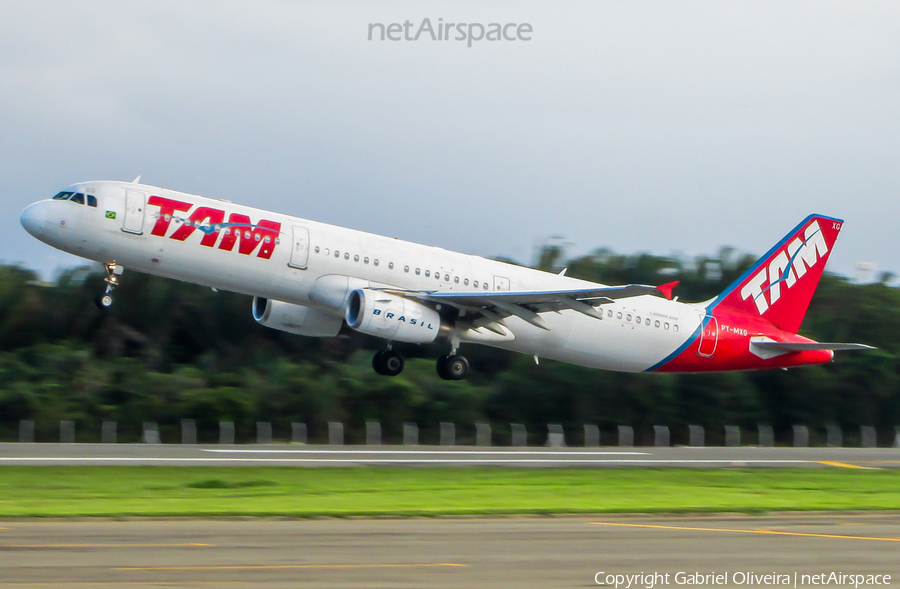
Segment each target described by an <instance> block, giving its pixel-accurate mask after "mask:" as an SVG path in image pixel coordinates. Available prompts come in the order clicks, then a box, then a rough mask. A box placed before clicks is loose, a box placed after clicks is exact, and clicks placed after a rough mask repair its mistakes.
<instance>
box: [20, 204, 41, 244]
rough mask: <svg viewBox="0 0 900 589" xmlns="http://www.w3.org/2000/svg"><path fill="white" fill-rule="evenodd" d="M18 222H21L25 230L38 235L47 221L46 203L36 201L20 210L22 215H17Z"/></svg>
mask: <svg viewBox="0 0 900 589" xmlns="http://www.w3.org/2000/svg"><path fill="white" fill-rule="evenodd" d="M19 222H20V223H22V227H24V228H25V231H27V232H28V233H30V234H32V235H33V236H35V237H40V236H41V233H43V232H44V225H45V224H46V222H47V203H44V202H36V203H34V204H33V205H30V206H28V207H26V208H25V210H24V211H22V216H21V217H19Z"/></svg>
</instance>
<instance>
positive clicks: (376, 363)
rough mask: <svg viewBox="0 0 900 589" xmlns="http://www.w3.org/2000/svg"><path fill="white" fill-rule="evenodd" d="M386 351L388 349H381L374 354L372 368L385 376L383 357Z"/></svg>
mask: <svg viewBox="0 0 900 589" xmlns="http://www.w3.org/2000/svg"><path fill="white" fill-rule="evenodd" d="M386 351H387V350H379V351H378V352H375V355H374V356H372V368H373V369H375V372H377V373H378V374H380V375H382V376H385V374H384V362H383V360H382V359H383V358H384V353H385V352H386Z"/></svg>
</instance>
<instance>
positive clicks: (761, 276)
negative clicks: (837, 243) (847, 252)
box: [741, 221, 828, 315]
mask: <svg viewBox="0 0 900 589" xmlns="http://www.w3.org/2000/svg"><path fill="white" fill-rule="evenodd" d="M827 253H828V244H827V243H826V242H825V236H824V235H823V234H822V230H821V228H820V227H819V223H818V221H813V222H812V223H810V224H809V226H808V227H807V228H806V229H805V230H804V232H803V239H801V238H800V237H796V238H794V239H793V241H791V242H790V243H788V245H787V247H786V248H785V249H784V250H782V251H780V252H778V254H776V255H775V256H774V257H772V258H770V261H769V264H768V266H765V265H764V266H763V267H762V268H761V269H760V271H759V272H757V273H756V274H754V275H753V277H752V278H750V279H749V280H748V281H747V283H746V284H745V285H744V287H743V288H742V289H741V298H742V299H743V300H745V301H746V300H747V299H749V298H752V299H753V302H754V303H756V308H757V310H758V311H759V314H760V315H762V314H763V313H765V312H766V311H767V310H768V309H769V307H770V306H771V305H774V304H775V302H776V301H778V299H780V298H781V295H782V290H781V289H782V287H784V288H785V289H788V288H791V287H792V286H794V284H796V282H797V280H798V279H799V278H802V277H803V275H804V274H806V271H807V270H809V269H810V268H812V267H813V266H815V265H816V264H817V263H818V262H819V260H820V259H822V258H823V257H824V256H825V254H827Z"/></svg>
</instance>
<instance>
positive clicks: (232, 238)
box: [219, 213, 281, 260]
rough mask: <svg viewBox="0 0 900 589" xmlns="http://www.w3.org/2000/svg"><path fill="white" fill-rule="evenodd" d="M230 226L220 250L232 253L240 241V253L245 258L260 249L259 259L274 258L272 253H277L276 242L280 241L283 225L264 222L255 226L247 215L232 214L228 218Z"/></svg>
mask: <svg viewBox="0 0 900 589" xmlns="http://www.w3.org/2000/svg"><path fill="white" fill-rule="evenodd" d="M228 224H229V227H228V229H227V230H226V231H225V235H224V236H223V237H222V241H221V242H220V243H219V249H220V250H226V251H229V252H230V251H231V250H232V249H234V243H235V242H236V241H237V240H238V239H240V240H241V243H240V245H239V246H238V251H239V252H240V253H242V254H244V255H245V256H249V255H250V254H252V253H253V251H254V250H255V249H256V248H257V247H259V248H260V250H259V253H258V254H257V257H259V258H263V259H266V260H268V259H269V258H271V257H272V252H274V251H275V240H276V239H278V234H279V232H280V231H281V223H277V222H275V221H266V220H262V221H260V222H259V223H257V224H256V225H254V224H252V223H251V222H250V217H248V216H247V215H241V214H238V213H231V214H230V215H229V216H228ZM260 246H262V247H260Z"/></svg>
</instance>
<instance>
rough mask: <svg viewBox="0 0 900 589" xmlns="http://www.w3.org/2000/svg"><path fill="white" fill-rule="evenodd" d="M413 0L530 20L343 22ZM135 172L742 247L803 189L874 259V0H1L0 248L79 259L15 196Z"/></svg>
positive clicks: (451, 236)
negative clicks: (447, 36)
mask: <svg viewBox="0 0 900 589" xmlns="http://www.w3.org/2000/svg"><path fill="white" fill-rule="evenodd" d="M423 18H429V19H431V21H433V22H434V23H437V22H438V19H439V18H442V19H443V22H453V23H459V22H464V23H483V24H485V25H487V24H489V23H494V22H498V23H502V24H506V23H517V24H521V23H528V24H530V25H531V27H532V29H533V32H532V33H531V34H530V36H531V40H530V41H522V40H517V41H500V42H496V41H492V42H488V41H484V40H482V41H477V42H473V43H472V47H468V46H467V42H465V41H455V40H451V41H432V40H431V39H430V38H426V37H425V36H423V37H420V39H419V40H418V41H405V40H403V41H380V40H377V37H378V36H377V34H376V40H373V41H369V40H368V28H369V24H370V23H383V24H385V25H388V24H390V23H394V22H400V23H402V22H404V21H406V20H410V21H412V22H413V23H415V26H418V25H419V24H420V23H421V22H422V19H423ZM414 28H415V27H414ZM476 32H477V30H476ZM138 174H140V175H142V180H143V181H144V182H146V183H148V184H153V185H157V186H164V187H167V188H171V189H175V190H181V191H186V192H192V193H196V194H202V195H204V196H210V197H214V198H225V199H230V200H233V201H235V202H240V203H244V204H250V205H253V206H257V207H261V208H265V209H270V210H275V211H279V212H283V213H289V214H293V215H298V216H302V217H306V218H310V219H315V220H319V221H325V222H329V223H335V224H340V225H345V226H348V227H353V228H357V229H363V230H366V231H371V232H375V233H380V234H386V235H390V236H396V237H401V238H404V239H410V240H413V241H420V242H424V243H428V244H433V245H439V246H442V247H446V248H450V249H456V250H461V251H464V252H467V253H474V254H480V255H484V256H498V255H501V256H507V257H511V258H513V259H516V260H518V261H521V262H531V261H532V258H533V252H534V246H535V244H536V243H540V242H542V241H543V240H545V239H547V238H548V237H550V236H562V237H563V238H564V239H565V240H566V241H567V242H570V243H571V246H570V248H569V253H570V254H579V253H584V252H587V251H590V250H593V249H595V248H598V247H609V248H612V249H614V250H616V251H618V252H622V253H633V252H637V251H648V252H651V253H655V254H669V253H672V252H673V251H680V252H683V253H685V254H687V255H698V254H711V253H715V252H717V251H718V249H719V248H720V247H721V246H723V245H730V246H734V247H737V248H738V249H740V250H742V251H749V252H753V253H762V252H764V251H765V250H766V249H768V248H769V247H770V246H771V245H772V244H774V243H775V242H776V241H777V240H778V239H780V238H781V237H782V236H783V235H784V234H785V233H786V232H787V231H788V230H789V229H791V228H792V227H793V226H794V225H795V224H796V223H798V222H799V221H800V220H801V219H802V218H803V217H805V216H806V215H807V214H809V213H812V212H817V213H824V214H827V215H831V216H835V217H841V218H843V219H845V220H846V225H845V229H844V231H843V233H842V235H841V238H840V240H839V241H838V246H837V248H836V249H835V253H834V255H833V256H832V258H831V262H830V269H832V270H833V271H837V272H841V273H844V274H847V275H853V273H854V264H855V263H856V262H859V261H870V262H875V263H877V265H878V270H879V271H892V272H895V273H898V274H900V261H898V253H900V230H898V227H897V225H898V223H897V222H898V220H900V214H898V213H900V205H898V196H900V4H898V3H896V2H887V1H885V2H858V1H853V2H849V1H848V2H822V1H818V0H817V1H807V2H802V1H801V2H782V1H778V2H760V1H755V0H754V1H753V2H668V1H665V2H664V1H659V2H637V1H622V2H604V1H590V2H584V3H579V2H533V3H529V2H511V3H502V2H493V3H485V2H473V3H465V2H447V3H439V2H422V1H416V2H381V3H376V2H317V3H302V2H260V1H254V2H249V1H248V2H224V1H216V2H186V1H183V0H180V1H178V2H172V3H167V2H161V1H159V0H154V1H152V2H86V1H79V2H38V1H28V2H13V1H10V0H5V1H4V2H3V3H2V4H0V206H2V211H3V215H2V216H0V240H2V241H0V248H2V249H0V259H2V260H3V261H4V262H20V263H23V264H24V265H26V266H29V267H32V268H36V269H39V270H41V271H42V272H44V273H45V275H50V274H52V271H53V270H54V268H58V267H64V266H69V265H74V264H77V263H79V260H78V259H77V258H74V257H72V256H69V255H67V254H63V253H61V252H57V251H55V250H53V249H52V248H50V247H49V246H46V245H44V244H42V243H40V242H38V241H37V240H34V239H32V238H31V237H30V236H28V234H27V233H25V231H24V230H23V229H22V228H21V226H20V225H19V214H20V212H21V210H22V209H23V208H24V207H25V206H26V205H27V204H28V203H30V202H32V201H35V200H38V199H41V198H46V197H49V196H52V195H53V194H55V193H56V192H57V191H58V190H60V189H61V188H63V187H65V186H67V185H69V184H72V183H74V182H78V181H82V180H132V179H133V178H134V177H135V176H137V175H138Z"/></svg>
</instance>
